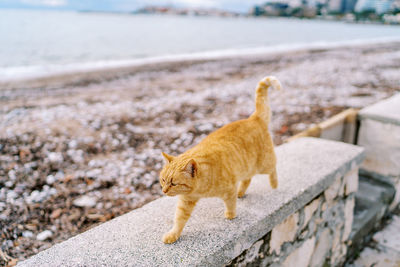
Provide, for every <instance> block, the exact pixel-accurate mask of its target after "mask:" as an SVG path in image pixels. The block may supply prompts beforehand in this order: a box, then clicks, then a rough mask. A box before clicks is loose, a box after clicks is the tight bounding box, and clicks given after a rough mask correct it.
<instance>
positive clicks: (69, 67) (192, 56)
mask: <svg viewBox="0 0 400 267" xmlns="http://www.w3.org/2000/svg"><path fill="white" fill-rule="evenodd" d="M398 41H400V37H384V38H376V39H355V40H348V41H337V42H324V41H320V42H313V43H297V44H280V45H274V46H265V47H255V48H243V49H225V50H214V51H205V52H197V53H188V54H173V55H165V56H157V57H147V58H135V59H126V60H114V61H96V62H84V63H72V64H62V65H61V64H60V65H31V66H16V67H0V81H3V82H4V81H15V80H24V79H32V78H43V77H51V76H55V75H62V74H73V73H82V72H88V71H101V70H107V69H114V68H123V67H134V66H141V65H146V64H156V63H164V62H179V61H190V60H213V59H224V58H231V57H241V56H257V55H267V54H276V53H284V52H293V51H301V50H313V49H329V48H337V47H343V46H360V45H372V44H380V43H387V42H398Z"/></svg>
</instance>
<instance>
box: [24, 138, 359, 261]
mask: <svg viewBox="0 0 400 267" xmlns="http://www.w3.org/2000/svg"><path fill="white" fill-rule="evenodd" d="M276 153H277V157H278V166H277V170H278V180H279V187H278V189H276V190H272V189H270V187H269V183H268V179H267V177H266V176H256V177H254V179H253V181H252V183H251V186H250V188H249V189H248V193H247V194H246V197H245V198H244V199H240V200H238V209H237V218H235V219H234V220H231V221H229V220H226V219H224V216H223V214H224V205H223V202H222V201H221V200H219V199H203V200H201V201H200V202H199V204H198V206H196V208H195V210H194V212H193V215H192V217H191V218H190V220H189V221H188V223H187V225H186V227H185V229H184V231H183V233H182V236H181V238H180V239H179V240H178V241H177V242H176V243H174V244H171V245H166V244H164V243H163V242H162V241H161V236H162V234H163V233H165V232H166V231H168V230H169V229H170V227H171V226H172V220H173V216H174V211H175V204H176V199H175V198H169V197H163V198H160V199H158V200H155V201H153V202H151V203H149V204H147V205H145V206H143V207H142V208H139V209H136V210H134V211H132V212H130V213H128V214H125V215H123V216H120V217H118V218H115V219H113V220H111V221H109V222H106V223H104V224H102V225H100V226H98V227H95V228H93V229H91V230H89V231H87V232H85V233H83V234H80V235H77V236H75V237H73V238H71V239H69V240H67V241H65V242H62V243H60V244H57V245H55V246H53V247H51V248H50V249H47V250H45V251H43V252H41V253H39V254H37V255H35V256H33V257H31V258H30V259H28V260H26V261H23V262H21V263H20V264H19V266H220V265H224V264H227V263H229V261H230V260H232V259H234V258H235V257H237V256H238V255H240V254H241V253H242V252H243V251H244V250H245V249H248V248H249V247H250V246H251V245H252V244H254V243H255V242H256V241H257V240H259V239H260V238H262V237H263V236H264V235H266V234H267V233H268V232H269V231H271V229H272V228H273V227H274V226H275V225H277V224H279V223H280V222H282V221H283V220H284V219H285V218H287V217H288V216H289V215H290V214H292V213H294V212H295V211H297V210H298V209H299V208H301V207H302V206H304V205H306V204H307V203H309V202H310V201H311V200H312V199H313V198H315V197H316V196H318V195H319V194H321V192H322V191H323V190H325V189H326V188H327V187H328V186H330V185H331V184H332V183H333V182H334V179H335V177H337V176H338V175H344V174H345V173H347V172H348V171H350V170H351V169H354V168H355V167H357V166H358V165H359V164H360V163H361V161H362V160H363V155H364V153H363V148H361V147H357V146H353V145H349V144H345V143H340V142H334V141H328V140H322V139H315V138H301V139H298V140H296V141H293V142H291V143H288V144H284V145H282V146H280V147H278V148H277V149H276Z"/></svg>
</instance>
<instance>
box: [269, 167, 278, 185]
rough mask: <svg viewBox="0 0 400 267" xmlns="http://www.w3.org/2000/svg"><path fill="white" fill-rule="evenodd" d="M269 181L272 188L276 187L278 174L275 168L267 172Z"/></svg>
mask: <svg viewBox="0 0 400 267" xmlns="http://www.w3.org/2000/svg"><path fill="white" fill-rule="evenodd" d="M269 183H270V184H271V187H272V188H273V189H275V188H277V187H278V176H277V174H276V169H275V168H274V169H273V170H272V171H271V172H270V173H269Z"/></svg>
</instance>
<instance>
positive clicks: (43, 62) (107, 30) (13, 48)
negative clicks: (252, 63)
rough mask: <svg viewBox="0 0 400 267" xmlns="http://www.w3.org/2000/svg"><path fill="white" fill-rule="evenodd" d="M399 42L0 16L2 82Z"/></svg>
mask: <svg viewBox="0 0 400 267" xmlns="http://www.w3.org/2000/svg"><path fill="white" fill-rule="evenodd" d="M399 39H400V27H399V26H387V25H373V24H350V23H345V22H334V21H321V20H306V19H294V18H292V19H291V18H246V17H239V18H222V17H195V16H168V15H133V14H106V13H83V12H72V11H68V12H66V11H38V10H11V9H0V81H1V80H10V79H19V78H26V77H34V76H43V75H51V74H54V73H63V72H74V71H81V70H96V69H104V68H110V67H120V66H130V65H135V64H142V63H145V62H157V61H165V60H176V59H185V58H210V57H222V56H232V55H238V54H252V53H266V52H272V53H273V52H276V51H282V50H288V49H298V48H306V47H329V46H334V45H338V44H343V43H350V44H351V43H368V42H377V41H379V42H381V41H383V40H387V41H389V40H399Z"/></svg>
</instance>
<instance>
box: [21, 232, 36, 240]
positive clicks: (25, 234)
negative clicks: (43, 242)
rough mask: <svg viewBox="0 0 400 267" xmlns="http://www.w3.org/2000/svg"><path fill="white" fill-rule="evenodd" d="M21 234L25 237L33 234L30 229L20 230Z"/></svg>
mask: <svg viewBox="0 0 400 267" xmlns="http://www.w3.org/2000/svg"><path fill="white" fill-rule="evenodd" d="M22 236H23V237H26V238H31V237H32V236H33V233H32V232H31V231H24V232H22Z"/></svg>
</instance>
